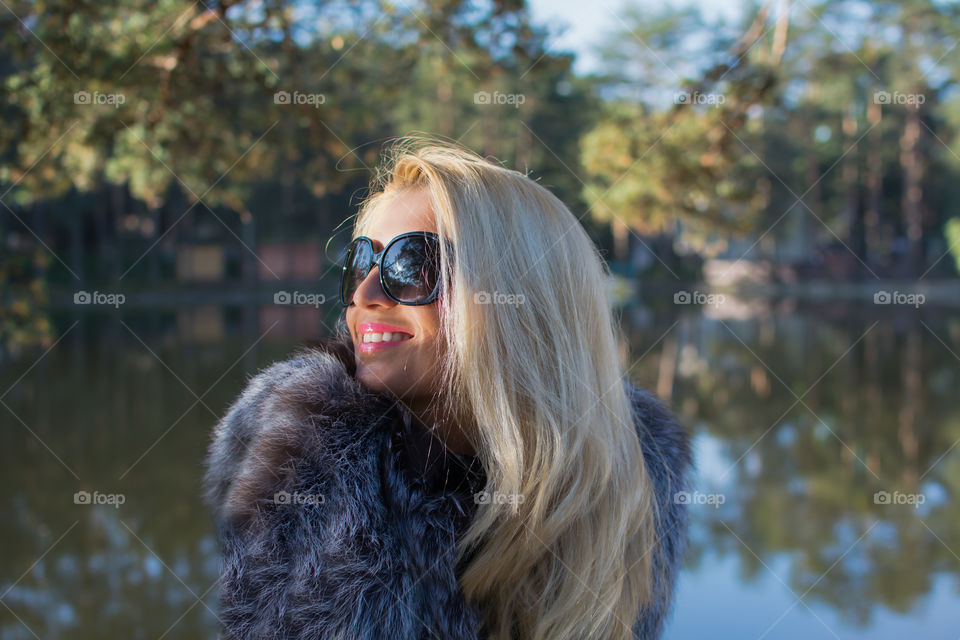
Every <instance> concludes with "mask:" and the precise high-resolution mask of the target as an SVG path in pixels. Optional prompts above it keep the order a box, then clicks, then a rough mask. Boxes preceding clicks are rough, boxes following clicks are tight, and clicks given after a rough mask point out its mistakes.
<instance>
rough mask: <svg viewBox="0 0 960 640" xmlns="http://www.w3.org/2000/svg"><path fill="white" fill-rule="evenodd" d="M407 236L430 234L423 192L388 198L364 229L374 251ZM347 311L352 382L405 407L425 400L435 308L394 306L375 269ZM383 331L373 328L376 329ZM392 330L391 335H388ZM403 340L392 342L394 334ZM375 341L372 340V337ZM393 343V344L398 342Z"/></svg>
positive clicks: (432, 371) (433, 374)
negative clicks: (401, 401)
mask: <svg viewBox="0 0 960 640" xmlns="http://www.w3.org/2000/svg"><path fill="white" fill-rule="evenodd" d="M407 231H431V232H434V233H436V224H435V223H434V217H433V211H432V209H431V207H430V201H429V196H428V193H427V191H426V190H424V189H408V190H404V191H401V192H399V193H397V194H396V195H394V196H392V197H390V200H389V201H388V202H387V203H386V204H385V205H383V206H382V207H381V208H380V211H379V213H378V214H377V215H376V217H375V219H374V220H373V221H372V223H371V224H370V226H369V228H368V229H367V233H366V235H367V237H369V238H370V239H372V240H373V243H374V250H375V251H382V250H383V247H384V246H386V244H387V243H388V242H390V240H392V239H393V238H395V237H396V236H398V235H400V234H401V233H405V232H407ZM353 302H354V304H352V305H350V306H349V307H347V318H346V319H347V325H348V326H349V327H350V335H351V337H352V338H353V347H354V352H355V354H356V362H357V379H358V380H359V381H360V382H361V383H362V384H363V385H364V386H365V387H367V388H368V389H370V390H372V391H376V392H380V393H390V394H393V395H394V396H396V397H398V398H402V399H404V400H408V401H416V400H425V399H427V398H429V397H430V396H431V395H433V393H434V392H435V391H436V390H437V388H436V385H437V381H438V379H439V370H440V368H439V363H440V359H441V357H442V355H443V354H442V353H441V346H440V343H441V340H440V337H441V336H440V317H439V313H438V303H437V302H436V301H434V302H431V303H430V304H425V305H419V306H409V305H401V304H397V303H396V302H394V301H393V300H391V299H390V298H388V297H387V295H386V294H385V293H384V292H383V289H382V288H381V286H380V268H379V267H376V268H373V269H371V270H370V273H368V274H367V277H366V279H365V280H364V281H363V282H362V283H360V286H359V287H358V288H357V290H356V293H354V294H353ZM378 324H379V325H388V326H386V327H378V326H376V325H378ZM390 329H395V330H396V331H391V330H390ZM384 332H389V333H391V334H392V336H391V337H390V341H389V342H382V341H381V342H379V343H376V342H375V343H368V342H364V335H365V334H381V335H382V334H383V333H384ZM398 332H402V334H403V335H400V336H398V335H397V333H398ZM373 337H374V338H377V336H373ZM398 338H399V339H398Z"/></svg>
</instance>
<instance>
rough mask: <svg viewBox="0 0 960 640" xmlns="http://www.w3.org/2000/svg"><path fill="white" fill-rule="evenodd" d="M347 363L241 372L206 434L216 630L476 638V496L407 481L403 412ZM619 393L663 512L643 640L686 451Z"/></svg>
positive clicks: (663, 421)
mask: <svg viewBox="0 0 960 640" xmlns="http://www.w3.org/2000/svg"><path fill="white" fill-rule="evenodd" d="M352 373H353V371H352V353H350V352H349V351H348V350H346V348H345V346H344V345H343V344H341V345H340V346H339V347H338V348H337V349H332V350H327V349H310V350H303V351H301V352H300V353H298V354H296V355H295V356H294V357H292V358H291V359H289V360H286V361H283V362H279V363H276V364H274V365H272V366H270V367H269V368H267V369H265V370H263V371H262V372H260V373H259V374H258V375H257V376H255V377H254V378H253V379H252V380H250V382H249V383H248V384H247V387H246V388H245V389H244V391H243V393H242V394H241V395H240V396H239V398H238V399H237V400H236V401H235V402H234V403H233V405H232V406H231V407H230V409H229V410H228V411H227V413H226V415H225V416H224V417H223V419H222V420H221V421H220V423H219V424H218V425H217V426H216V428H215V430H214V433H213V439H212V442H211V444H210V447H209V451H208V455H207V459H206V473H205V477H204V492H205V501H206V502H207V504H208V505H209V507H210V508H211V510H212V513H213V517H214V521H215V524H216V527H217V532H218V536H219V539H220V544H221V550H222V556H223V557H222V560H223V563H222V573H221V579H220V592H221V594H220V612H219V614H220V620H221V622H222V624H223V627H224V629H223V631H224V635H223V637H224V638H230V639H244V640H247V639H250V640H253V639H258V640H262V639H267V638H276V639H280V638H284V639H288V640H292V639H296V640H307V639H310V640H314V639H316V640H320V639H331V640H332V639H334V638H336V639H340V638H342V639H344V640H347V639H349V640H374V639H378V638H391V639H397V640H415V639H420V638H440V639H443V640H461V639H463V640H468V639H469V640H475V639H480V638H483V637H484V630H483V625H482V622H481V616H480V614H479V612H478V611H477V610H476V608H475V607H474V606H472V605H470V604H468V603H467V602H465V600H464V597H463V594H462V592H461V590H460V587H459V585H458V583H457V575H458V567H457V566H455V562H454V560H455V554H454V546H455V542H456V540H457V536H458V535H459V532H460V530H461V527H462V521H463V520H462V513H463V512H464V511H466V513H468V514H469V513H470V510H471V509H470V507H471V504H470V503H472V500H463V499H461V498H460V497H458V496H457V495H455V494H452V493H448V492H442V493H431V492H427V491H423V490H422V489H421V487H420V486H419V485H417V484H415V483H411V482H410V477H409V476H408V475H406V474H405V473H404V472H403V470H401V469H399V468H397V465H396V460H395V457H394V456H392V455H390V454H389V453H385V452H389V451H390V445H389V443H390V436H391V433H392V428H393V427H394V426H395V424H396V421H397V419H398V417H399V412H398V411H397V409H396V408H395V407H394V405H393V402H392V401H391V399H389V398H388V397H386V396H383V395H379V394H374V393H371V392H369V391H368V390H366V389H365V388H364V387H363V386H362V385H361V384H360V383H359V382H357V380H356V379H355V378H353V377H352ZM629 391H630V394H631V398H632V400H633V404H634V409H635V415H636V417H637V419H638V420H637V429H638V433H639V435H640V437H641V442H642V444H643V450H644V457H645V460H646V462H647V465H648V468H649V470H650V473H651V475H652V477H653V480H654V485H655V486H656V489H657V498H658V500H659V503H660V505H661V517H662V519H663V529H662V531H661V533H660V535H661V538H660V542H659V544H658V546H657V548H656V549H654V552H653V560H654V564H655V568H661V569H663V570H664V575H665V576H666V577H667V578H666V580H664V581H658V582H657V583H656V584H655V593H656V594H657V598H656V602H655V604H654V606H652V607H649V608H647V609H644V610H642V611H640V612H638V618H637V621H636V624H635V626H634V637H635V638H645V639H647V638H649V639H652V638H657V637H659V635H660V633H661V630H662V626H663V621H664V618H665V616H666V614H667V613H668V611H669V607H670V600H671V598H672V594H673V590H674V578H675V576H676V573H677V571H678V570H679V566H680V562H681V558H682V554H683V549H684V545H685V540H686V528H687V515H686V505H685V504H678V503H677V501H675V500H674V499H673V496H674V493H675V492H677V491H682V490H686V488H687V483H688V478H687V476H688V472H689V469H690V467H691V454H690V447H689V440H688V436H687V434H686V433H685V432H684V430H683V429H682V428H681V427H680V426H679V425H678V424H677V423H676V422H675V421H674V420H673V418H672V416H671V415H670V413H669V412H668V411H667V409H666V408H665V407H664V406H663V405H662V404H661V403H660V402H659V401H658V400H657V399H656V398H654V397H653V396H652V395H651V394H649V393H648V392H646V391H643V390H641V389H638V388H636V387H633V386H632V385H631V386H629ZM285 496H290V498H289V500H285ZM458 514H461V515H460V516H458Z"/></svg>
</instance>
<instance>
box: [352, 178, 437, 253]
mask: <svg viewBox="0 0 960 640" xmlns="http://www.w3.org/2000/svg"><path fill="white" fill-rule="evenodd" d="M407 231H432V232H434V233H436V231H437V227H436V222H435V220H434V215H433V209H432V208H431V207H430V196H429V193H428V192H427V190H426V189H406V190H403V191H400V192H397V193H395V194H391V195H388V196H385V201H384V202H383V203H382V204H380V205H379V206H378V207H377V208H376V210H375V211H374V212H373V216H372V218H371V219H370V221H369V222H368V224H367V228H366V233H365V234H364V235H367V236H369V237H370V238H372V239H373V240H376V241H378V242H379V243H380V244H381V245H383V244H386V243H387V242H389V241H390V240H391V239H392V238H395V237H396V236H398V235H400V234H401V233H406V232H407Z"/></svg>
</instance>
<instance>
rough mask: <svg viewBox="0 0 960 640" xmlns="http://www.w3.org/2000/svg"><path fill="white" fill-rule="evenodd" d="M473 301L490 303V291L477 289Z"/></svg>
mask: <svg viewBox="0 0 960 640" xmlns="http://www.w3.org/2000/svg"><path fill="white" fill-rule="evenodd" d="M473 302H474V303H475V304H490V292H489V291H477V292H476V293H474V294H473Z"/></svg>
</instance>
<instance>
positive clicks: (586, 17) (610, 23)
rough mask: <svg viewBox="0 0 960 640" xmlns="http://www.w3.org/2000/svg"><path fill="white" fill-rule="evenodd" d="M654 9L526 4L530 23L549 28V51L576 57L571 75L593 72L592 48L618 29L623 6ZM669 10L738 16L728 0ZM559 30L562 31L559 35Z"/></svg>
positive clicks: (554, 1) (609, 2) (608, 0)
mask: <svg viewBox="0 0 960 640" xmlns="http://www.w3.org/2000/svg"><path fill="white" fill-rule="evenodd" d="M628 2H629V3H632V4H639V5H640V6H645V7H651V8H656V6H657V5H658V4H660V3H659V2H657V0H528V6H529V7H530V11H531V14H532V16H533V18H534V20H535V21H536V22H538V23H540V24H547V25H550V26H551V27H553V28H552V29H551V31H552V32H553V33H554V34H556V35H554V36H553V38H552V41H551V44H552V47H551V48H552V50H553V51H572V52H574V53H576V54H577V58H576V62H575V64H574V71H575V72H576V73H577V74H585V73H589V72H591V71H594V70H596V69H597V58H596V56H595V55H594V54H593V47H594V46H595V44H596V43H597V42H600V41H601V40H602V38H603V37H604V35H605V34H607V33H608V32H610V31H612V30H614V29H617V28H618V27H619V28H622V25H621V23H620V22H619V21H618V18H617V16H618V14H619V12H620V9H622V8H623V7H624V6H625V5H627V3H628ZM673 6H698V7H700V9H701V10H702V11H703V14H704V16H705V17H706V18H707V19H708V20H709V19H712V18H715V17H723V18H726V19H729V20H732V19H735V18H736V17H738V15H739V13H740V12H739V9H738V7H739V3H737V2H731V0H686V1H683V0H680V1H677V2H675V3H674V4H673ZM563 27H566V31H565V32H562V33H561V30H562V28H563Z"/></svg>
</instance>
